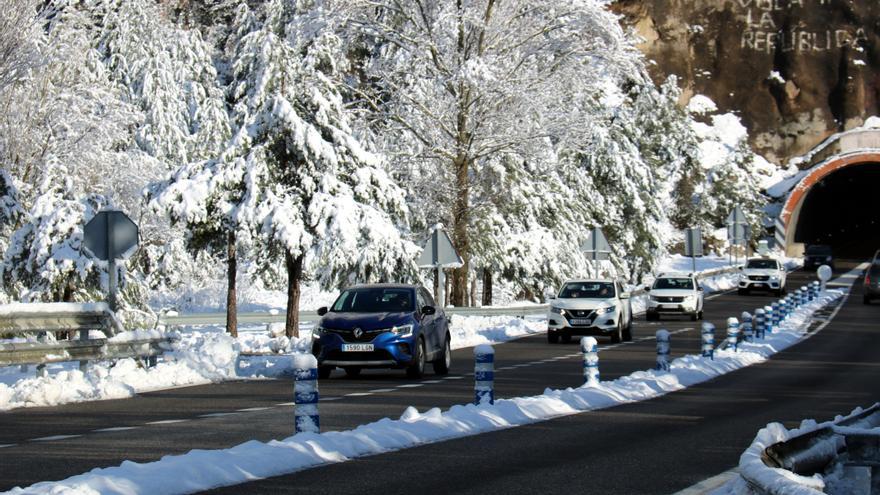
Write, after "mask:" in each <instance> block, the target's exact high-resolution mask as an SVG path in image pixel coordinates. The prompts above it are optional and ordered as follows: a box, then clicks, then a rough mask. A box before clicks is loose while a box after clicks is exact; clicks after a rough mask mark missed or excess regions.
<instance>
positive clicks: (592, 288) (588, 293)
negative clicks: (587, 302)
mask: <svg viewBox="0 0 880 495" xmlns="http://www.w3.org/2000/svg"><path fill="white" fill-rule="evenodd" d="M614 294H615V293H614V284H612V283H611V282H569V283H567V284H565V286H564V287H562V290H561V291H559V298H560V299H582V298H583V299H607V298H609V297H614Z"/></svg>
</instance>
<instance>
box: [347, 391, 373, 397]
mask: <svg viewBox="0 0 880 495" xmlns="http://www.w3.org/2000/svg"><path fill="white" fill-rule="evenodd" d="M369 395H373V393H372V392H353V393H350V394H345V395H343V397H367V396H369Z"/></svg>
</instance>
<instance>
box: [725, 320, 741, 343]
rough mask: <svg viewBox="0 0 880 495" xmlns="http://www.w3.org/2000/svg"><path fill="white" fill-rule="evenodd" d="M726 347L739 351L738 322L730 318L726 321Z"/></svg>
mask: <svg viewBox="0 0 880 495" xmlns="http://www.w3.org/2000/svg"><path fill="white" fill-rule="evenodd" d="M727 347H733V349H734V350H739V320H737V319H736V318H734V317H732V316H731V317H730V318H728V319H727Z"/></svg>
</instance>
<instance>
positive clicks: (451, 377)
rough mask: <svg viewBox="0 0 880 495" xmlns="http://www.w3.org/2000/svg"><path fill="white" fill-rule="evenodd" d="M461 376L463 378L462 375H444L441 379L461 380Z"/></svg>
mask: <svg viewBox="0 0 880 495" xmlns="http://www.w3.org/2000/svg"><path fill="white" fill-rule="evenodd" d="M463 378H464V377H463V376H447V377H444V378H443V379H444V380H461V379H463Z"/></svg>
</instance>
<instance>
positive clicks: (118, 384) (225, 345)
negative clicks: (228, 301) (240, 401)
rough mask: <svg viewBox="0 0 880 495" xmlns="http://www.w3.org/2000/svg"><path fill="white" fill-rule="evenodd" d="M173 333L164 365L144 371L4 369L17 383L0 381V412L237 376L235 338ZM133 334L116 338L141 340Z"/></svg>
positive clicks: (119, 365) (123, 367)
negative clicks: (37, 373)
mask: <svg viewBox="0 0 880 495" xmlns="http://www.w3.org/2000/svg"><path fill="white" fill-rule="evenodd" d="M146 333H148V334H152V332H146ZM174 335H175V336H178V337H180V340H179V342H178V343H177V344H175V350H174V351H172V352H169V353H166V354H165V358H164V360H163V361H162V362H160V363H158V364H157V365H156V366H155V367H152V368H148V369H145V368H143V367H141V366H140V365H139V364H138V363H137V361H135V360H134V359H120V360H118V361H116V362H115V363H111V362H94V363H90V365H89V370H88V372H87V373H83V372H82V371H80V370H79V369H63V370H62V371H60V372H58V373H56V374H52V375H49V376H46V377H24V378H21V377H20V374H21V371H20V370H18V369H17V368H16V369H12V368H7V369H6V370H5V373H4V374H3V375H6V376H14V377H16V378H17V379H16V380H15V381H14V382H13V383H11V384H6V383H2V381H0V410H3V411H5V410H9V409H14V408H19V407H39V406H53V405H58V404H66V403H70V402H87V401H93V400H104V399H122V398H126V397H131V396H133V395H135V394H137V393H139V392H148V391H152V390H159V389H164V388H170V387H177V386H184V385H200V384H206V383H211V382H220V381H224V380H229V379H232V378H235V377H236V375H235V362H236V358H237V350H236V349H235V347H236V343H235V340H233V339H232V338H230V337H229V336H227V335H224V334H218V333H209V334H204V333H193V334H183V335H177V334H174ZM137 336H138V334H137V333H134V332H126V334H120V335H119V336H117V337H116V339H118V340H121V341H130V340H134V339H135V338H140V337H137ZM31 369H32V368H31ZM3 375H0V379H2V378H4V376H3ZM3 381H5V380H3Z"/></svg>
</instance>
